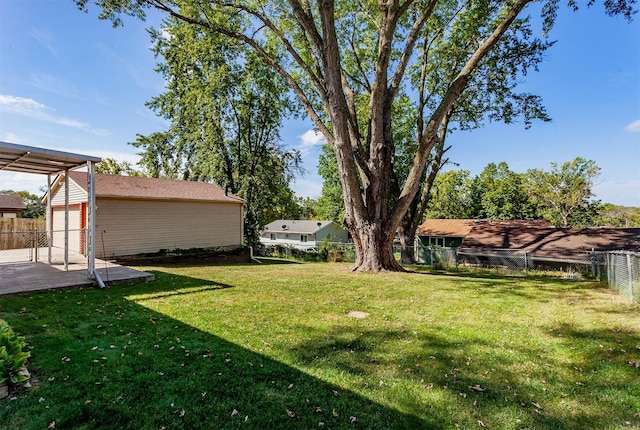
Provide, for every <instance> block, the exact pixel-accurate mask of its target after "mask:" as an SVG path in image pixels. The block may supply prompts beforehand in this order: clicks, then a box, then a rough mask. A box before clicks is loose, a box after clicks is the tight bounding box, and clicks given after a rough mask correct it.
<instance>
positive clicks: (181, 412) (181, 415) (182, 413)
mask: <svg viewBox="0 0 640 430" xmlns="http://www.w3.org/2000/svg"><path fill="white" fill-rule="evenodd" d="M184 414H185V412H184V409H183V410H181V411H180V418H182V417H184Z"/></svg>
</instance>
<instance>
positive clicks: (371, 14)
mask: <svg viewBox="0 0 640 430" xmlns="http://www.w3.org/2000/svg"><path fill="white" fill-rule="evenodd" d="M74 1H75V2H76V3H77V4H78V5H79V6H80V7H82V8H84V7H85V6H86V4H87V3H88V2H90V1H91V0H74ZM93 2H94V3H97V4H98V5H99V6H100V7H101V8H102V13H101V18H105V19H111V20H112V21H113V22H114V24H116V25H117V24H119V23H120V22H121V21H120V14H121V13H127V14H130V15H133V16H136V17H141V18H144V12H145V8H147V7H154V8H156V9H158V10H160V11H163V12H166V13H168V14H170V15H172V16H174V17H177V18H178V19H180V20H182V21H183V22H188V23H191V24H193V25H194V27H195V28H198V29H206V31H207V32H210V33H213V34H216V35H220V37H221V38H224V39H226V40H236V41H239V42H242V43H244V44H245V45H247V46H249V47H250V48H251V49H253V50H254V51H255V52H257V53H258V54H259V55H260V56H261V57H262V58H264V60H265V61H266V62H267V63H268V64H269V65H270V66H271V68H272V69H273V71H275V72H276V73H278V74H279V75H280V76H281V77H282V78H283V79H284V80H285V81H286V82H287V85H288V86H289V87H290V89H291V90H292V92H293V93H295V94H296V96H297V97H298V99H299V101H300V102H301V104H302V106H303V107H304V109H305V111H306V113H307V114H308V116H309V117H310V118H311V120H312V121H313V122H314V124H315V126H316V127H317V129H318V130H319V131H320V132H321V133H322V134H323V135H324V137H325V138H326V139H327V142H328V143H329V145H330V146H331V147H332V149H333V151H334V153H335V155H336V160H337V164H338V171H339V177H340V183H341V185H342V189H343V201H344V207H345V217H344V221H345V225H346V226H347V228H348V229H349V231H350V233H351V235H352V237H353V239H354V242H355V247H356V251H357V257H356V264H355V269H362V270H372V271H380V270H401V266H400V265H399V263H398V262H397V261H396V260H395V258H394V256H393V253H392V243H393V238H394V236H395V232H396V230H397V227H398V226H399V225H400V222H401V220H402V218H403V217H404V216H405V214H406V212H407V210H408V209H409V206H410V205H411V203H412V201H413V200H414V198H415V196H416V194H417V193H418V192H419V190H420V185H421V183H422V180H423V177H424V174H425V170H426V168H427V163H428V161H429V154H430V153H431V151H432V149H433V148H434V147H435V146H436V144H437V143H438V141H439V140H440V137H439V133H438V130H441V129H442V124H443V121H445V120H446V117H447V115H449V114H450V113H451V111H452V109H453V108H454V106H455V105H456V102H457V101H458V100H459V99H460V98H461V97H464V94H466V90H468V86H469V84H470V83H471V82H472V81H473V76H474V73H476V72H477V71H478V70H479V69H480V67H481V65H482V64H483V62H484V61H491V59H492V58H493V59H495V60H498V59H499V58H501V57H503V56H506V55H512V56H513V57H514V58H515V59H517V58H519V57H521V56H522V55H523V53H522V52H521V51H519V49H518V47H519V46H526V47H533V46H534V45H535V41H531V30H530V26H529V24H528V23H527V22H526V19H523V18H519V17H520V15H523V14H524V13H525V9H526V7H527V6H528V5H529V3H533V0H502V1H498V0H478V1H462V0H460V1H457V0H406V1H403V2H401V1H399V0H391V1H382V0H379V1H378V2H368V3H357V2H353V1H352V0H343V1H339V2H336V1H333V0H318V1H307V0H305V1H302V2H301V1H298V0H288V1H286V2H282V1H280V0H265V1H263V2H255V1H253V0H238V1H235V2H218V1H207V2H203V1H199V0H198V1H196V0H184V1H177V0H93ZM594 2H595V0H589V1H588V3H587V4H589V5H591V4H593V3H594ZM558 3H559V0H544V1H543V2H542V10H543V17H544V27H545V30H549V29H550V28H551V27H552V25H553V23H554V20H555V17H556V12H557V8H558ZM568 3H569V4H570V5H571V6H573V7H574V8H576V7H577V2H576V1H575V0H568ZM604 5H605V8H606V10H607V13H609V14H623V15H624V16H626V17H627V18H630V17H631V16H632V14H633V13H634V12H635V11H634V5H635V0H617V1H611V0H604ZM507 39H508V40H512V41H513V42H522V44H517V45H513V44H512V43H507V44H505V45H504V47H502V48H499V46H500V42H501V40H507ZM422 41H428V42H429V44H427V47H430V46H436V45H437V46H441V47H442V48H441V49H442V50H443V52H448V53H452V54H453V53H454V52H456V50H457V49H460V48H464V50H465V51H466V54H464V55H461V56H460V57H458V56H455V55H451V56H450V57H449V56H446V57H443V58H446V59H450V60H451V63H450V68H451V69H452V70H454V72H453V73H451V74H450V75H449V76H453V78H452V79H448V76H442V80H443V82H445V84H444V87H443V88H445V89H444V90H443V92H442V93H438V94H439V95H440V97H436V98H434V99H432V100H433V104H430V103H422V101H413V100H412V103H415V104H417V105H418V106H419V108H418V109H416V113H417V117H416V125H417V127H416V129H417V132H416V133H417V136H416V141H415V143H414V148H413V150H412V151H411V153H410V155H407V156H408V157H411V163H410V164H409V165H408V169H407V173H406V175H402V176H401V175H399V174H398V172H397V171H396V164H395V158H396V142H395V140H394V139H395V133H394V121H393V113H394V111H397V109H398V103H402V100H404V99H405V97H406V95H407V94H415V93H417V94H419V93H420V91H419V90H417V89H416V88H415V83H414V82H412V81H411V80H410V79H407V74H408V73H407V72H408V70H410V69H411V68H412V67H414V65H415V64H417V63H418V64H423V66H418V67H422V68H423V69H424V73H425V74H427V75H429V76H434V74H437V72H438V71H440V70H442V68H440V67H435V68H433V69H430V68H429V67H427V66H429V65H431V64H432V63H431V62H430V61H427V62H424V61H423V60H422V58H423V57H424V56H422V55H419V52H418V46H419V44H420V43H422V46H424V43H423V42H422ZM274 46H277V47H278V48H280V49H279V50H277V51H276V52H277V54H278V55H274V53H273V51H272V48H273V47H274ZM211 48H212V49H217V47H214V46H212V47H211ZM466 48H469V49H468V50H467V49H466ZM496 49H497V51H495V50H496ZM534 49H535V48H534ZM425 52H428V50H425ZM493 52H500V55H495V56H492V55H491V54H492V53H493ZM280 54H282V55H283V56H282V57H281V56H279V55H280ZM523 58H526V56H523ZM516 64H517V67H518V68H520V67H524V68H527V67H528V63H527V62H526V61H525V62H523V63H518V62H517V61H516ZM505 108H507V106H506V105H505ZM395 124H397V122H396V123H395ZM400 178H404V180H402V179H400ZM397 190H399V191H397Z"/></svg>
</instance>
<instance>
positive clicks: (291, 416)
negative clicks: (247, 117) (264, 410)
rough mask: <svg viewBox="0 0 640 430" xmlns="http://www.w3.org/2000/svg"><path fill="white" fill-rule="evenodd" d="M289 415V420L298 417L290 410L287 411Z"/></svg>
mask: <svg viewBox="0 0 640 430" xmlns="http://www.w3.org/2000/svg"><path fill="white" fill-rule="evenodd" d="M287 415H289V418H295V417H296V413H295V412H293V411H290V410H289V409H287Z"/></svg>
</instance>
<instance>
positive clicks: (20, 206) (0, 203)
mask: <svg viewBox="0 0 640 430" xmlns="http://www.w3.org/2000/svg"><path fill="white" fill-rule="evenodd" d="M0 209H12V210H20V211H23V210H25V209H26V206H25V205H24V202H23V201H22V197H20V196H19V195H17V194H0Z"/></svg>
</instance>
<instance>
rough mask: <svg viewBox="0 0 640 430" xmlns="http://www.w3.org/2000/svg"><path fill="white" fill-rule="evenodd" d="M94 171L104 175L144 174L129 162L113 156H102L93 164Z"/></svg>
mask: <svg viewBox="0 0 640 430" xmlns="http://www.w3.org/2000/svg"><path fill="white" fill-rule="evenodd" d="M95 171H96V173H102V174H105V175H123V176H144V175H143V173H142V172H140V171H138V170H136V169H135V168H134V167H133V166H132V165H131V163H130V162H128V161H126V160H124V161H118V160H116V159H115V158H110V157H107V158H104V159H103V160H102V161H100V162H99V163H97V164H96V165H95Z"/></svg>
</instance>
